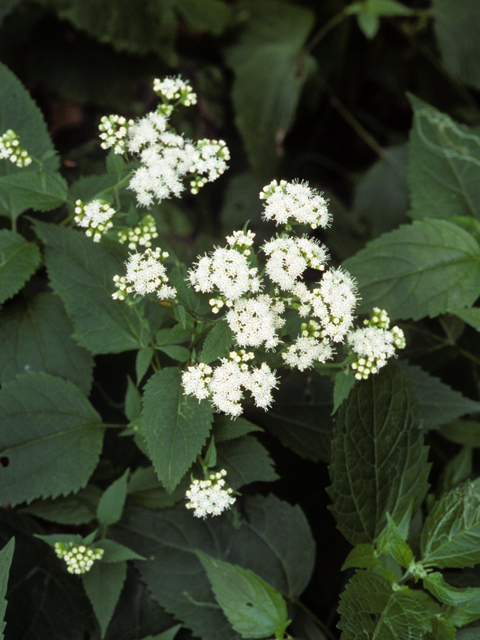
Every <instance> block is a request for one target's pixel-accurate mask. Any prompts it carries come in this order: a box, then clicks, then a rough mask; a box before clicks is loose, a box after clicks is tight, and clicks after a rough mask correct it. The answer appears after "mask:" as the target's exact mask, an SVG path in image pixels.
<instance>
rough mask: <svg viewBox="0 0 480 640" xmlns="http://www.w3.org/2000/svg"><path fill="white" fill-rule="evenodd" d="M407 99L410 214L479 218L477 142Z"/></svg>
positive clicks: (424, 106) (439, 115)
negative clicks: (411, 114)
mask: <svg viewBox="0 0 480 640" xmlns="http://www.w3.org/2000/svg"><path fill="white" fill-rule="evenodd" d="M442 1H444V0H442ZM469 19H471V17H469ZM457 44H458V43H457ZM409 98H410V101H411V103H412V106H413V109H414V114H415V115H414V120H413V126H412V129H411V131H410V140H409V143H408V155H409V164H408V186H409V189H410V201H411V207H412V208H411V211H410V212H409V215H410V216H411V217H412V218H415V219H420V218H430V217H431V218H450V217H451V216H473V217H474V218H477V219H479V218H480V205H479V202H480V200H479V198H480V185H479V182H478V171H479V167H480V137H479V136H478V135H477V134H475V133H474V132H473V131H471V130H470V129H469V128H468V127H467V126H465V125H462V124H458V123H457V122H455V121H454V120H452V119H451V118H450V117H449V116H447V115H446V114H445V113H442V112H441V111H437V109H435V108H434V107H431V106H430V105H429V104H427V103H426V102H423V101H422V100H419V99H418V98H416V97H415V96H412V95H410V96H409ZM458 306H461V305H458Z"/></svg>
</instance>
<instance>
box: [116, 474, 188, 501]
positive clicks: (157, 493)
mask: <svg viewBox="0 0 480 640" xmlns="http://www.w3.org/2000/svg"><path fill="white" fill-rule="evenodd" d="M189 486H190V480H189V479H188V478H185V480H184V481H182V482H181V483H180V484H179V485H178V487H177V488H176V489H175V490H174V491H173V492H172V493H167V492H166V491H165V489H164V488H163V487H162V485H161V484H160V481H159V479H158V476H157V474H156V473H155V469H154V468H153V467H145V468H140V469H137V470H136V471H134V472H133V473H132V475H131V477H130V480H129V482H128V489H127V495H128V496H129V497H131V498H132V499H133V500H134V502H135V503H136V504H139V505H141V506H142V507H147V508H148V509H168V507H173V506H174V505H175V504H176V503H177V502H180V500H184V499H185V492H186V491H187V489H188V487H189Z"/></svg>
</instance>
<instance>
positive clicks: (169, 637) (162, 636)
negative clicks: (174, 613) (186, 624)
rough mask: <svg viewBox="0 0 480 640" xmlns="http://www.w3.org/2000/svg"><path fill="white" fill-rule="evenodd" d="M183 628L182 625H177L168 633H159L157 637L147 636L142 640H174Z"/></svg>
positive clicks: (167, 631)
mask: <svg viewBox="0 0 480 640" xmlns="http://www.w3.org/2000/svg"><path fill="white" fill-rule="evenodd" d="M181 628H182V625H181V624H176V625H175V626H174V627H171V628H170V629H167V630H166V631H162V633H158V634H157V635H155V636H146V637H145V638H142V640H173V638H175V636H176V635H177V633H178V632H179V631H180V629H181Z"/></svg>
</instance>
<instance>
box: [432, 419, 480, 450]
mask: <svg viewBox="0 0 480 640" xmlns="http://www.w3.org/2000/svg"><path fill="white" fill-rule="evenodd" d="M440 433H441V434H442V436H443V437H444V438H448V439H449V440H452V442H456V443H457V444H462V445H463V446H465V447H480V422H477V421H476V420H454V421H453V422H450V423H449V424H445V425H443V426H442V427H441V429H440Z"/></svg>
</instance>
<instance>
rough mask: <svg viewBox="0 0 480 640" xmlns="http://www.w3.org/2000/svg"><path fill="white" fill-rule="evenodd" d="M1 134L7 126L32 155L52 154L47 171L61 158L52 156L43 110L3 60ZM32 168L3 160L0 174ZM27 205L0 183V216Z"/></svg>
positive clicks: (12, 214) (14, 213)
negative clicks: (20, 167)
mask: <svg viewBox="0 0 480 640" xmlns="http://www.w3.org/2000/svg"><path fill="white" fill-rule="evenodd" d="M0 86H1V87H2V91H1V94H0V135H2V134H4V133H5V131H7V129H13V130H14V131H15V132H16V133H17V134H18V135H19V137H20V143H21V145H22V146H23V148H24V149H26V150H27V151H28V152H29V153H30V155H32V156H34V157H35V158H38V159H40V158H41V157H42V156H43V155H44V154H45V153H47V152H51V153H52V155H51V156H50V157H49V158H48V159H47V160H45V162H44V169H45V170H46V171H52V172H53V171H56V170H57V169H58V167H59V161H58V158H57V157H56V156H55V155H53V152H54V148H53V144H52V141H51V139H50V136H49V135H48V132H47V126H46V124H45V121H44V119H43V116H42V113H41V111H40V109H39V108H38V107H37V105H36V104H35V102H34V101H33V100H32V98H31V97H30V94H29V93H28V92H27V91H26V89H25V88H24V87H23V85H22V83H21V82H20V81H19V80H18V79H17V77H16V76H15V75H14V74H13V73H12V72H11V71H10V70H9V69H8V68H7V67H5V66H4V65H3V64H1V63H0ZM25 171H27V172H28V173H32V171H31V168H29V169H25V168H22V169H19V168H17V167H16V166H14V165H13V164H12V163H11V162H8V161H6V160H0V176H10V175H12V176H13V175H21V174H22V173H24V172H25ZM26 208H27V207H26V206H24V205H23V204H22V203H20V202H17V201H16V199H15V198H13V197H12V196H11V195H9V193H8V192H7V191H6V190H5V189H3V188H2V186H1V184H0V215H7V216H9V217H12V218H16V217H17V216H18V215H20V214H21V213H23V211H25V210H26Z"/></svg>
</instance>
